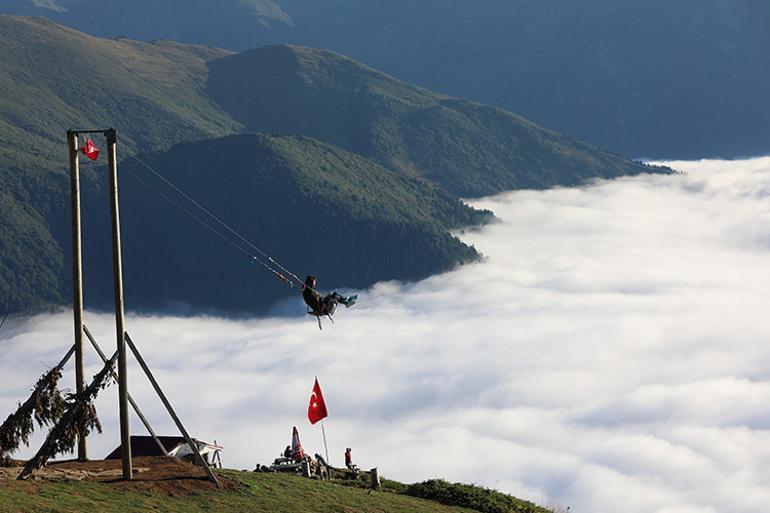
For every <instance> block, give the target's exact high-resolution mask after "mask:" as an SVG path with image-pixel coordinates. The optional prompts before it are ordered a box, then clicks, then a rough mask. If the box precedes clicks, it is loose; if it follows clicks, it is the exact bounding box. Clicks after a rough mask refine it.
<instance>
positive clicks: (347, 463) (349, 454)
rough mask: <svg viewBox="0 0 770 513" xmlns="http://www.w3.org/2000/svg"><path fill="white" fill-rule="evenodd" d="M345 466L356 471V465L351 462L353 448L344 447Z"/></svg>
mask: <svg viewBox="0 0 770 513" xmlns="http://www.w3.org/2000/svg"><path fill="white" fill-rule="evenodd" d="M345 466H346V467H348V469H349V470H352V471H353V472H355V473H356V474H357V473H358V467H356V465H355V464H354V463H353V449H351V448H350V447H348V448H347V449H345Z"/></svg>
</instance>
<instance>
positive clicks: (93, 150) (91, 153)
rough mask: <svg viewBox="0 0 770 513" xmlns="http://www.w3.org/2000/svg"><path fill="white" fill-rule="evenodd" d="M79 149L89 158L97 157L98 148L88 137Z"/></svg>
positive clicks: (94, 158)
mask: <svg viewBox="0 0 770 513" xmlns="http://www.w3.org/2000/svg"><path fill="white" fill-rule="evenodd" d="M80 151H82V152H83V155H85V156H86V157H88V158H89V159H91V160H96V159H97V158H99V148H97V147H96V145H95V144H94V142H93V141H92V140H91V138H90V137H89V138H87V139H86V144H85V145H84V146H83V147H82V148H80Z"/></svg>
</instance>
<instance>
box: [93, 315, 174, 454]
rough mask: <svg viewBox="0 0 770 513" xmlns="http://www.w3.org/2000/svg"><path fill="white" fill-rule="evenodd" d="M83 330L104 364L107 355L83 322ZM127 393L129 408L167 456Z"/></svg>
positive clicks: (112, 371)
mask: <svg viewBox="0 0 770 513" xmlns="http://www.w3.org/2000/svg"><path fill="white" fill-rule="evenodd" d="M83 331H84V332H85V334H86V337H88V340H90V341H91V345H92V346H94V349H95V350H96V352H97V353H98V354H99V358H101V359H102V361H103V362H104V363H105V364H106V363H107V355H105V354H104V351H102V348H101V347H99V344H98V343H97V342H96V339H95V338H94V336H93V335H91V331H89V329H88V326H86V325H85V324H84V325H83ZM110 375H111V376H112V377H113V378H114V379H115V381H117V380H118V376H117V375H116V374H115V371H114V370H112V369H110ZM127 395H128V402H129V404H130V405H131V408H133V409H134V411H135V412H136V415H137V416H138V417H139V420H141V421H142V424H144V427H145V428H146V429H147V432H148V433H150V436H151V437H152V439H153V440H155V444H156V445H157V446H158V449H160V452H161V454H163V455H164V456H168V452H166V448H165V447H164V446H163V443H162V442H161V441H160V438H158V435H156V434H155V430H153V429H152V426H151V425H150V422H149V421H148V420H147V418H146V417H145V416H144V414H143V413H142V410H140V409H139V405H138V404H136V401H134V398H133V397H131V394H127Z"/></svg>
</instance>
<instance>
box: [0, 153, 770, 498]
mask: <svg viewBox="0 0 770 513" xmlns="http://www.w3.org/2000/svg"><path fill="white" fill-rule="evenodd" d="M669 165H671V166H672V167H674V168H675V169H677V170H680V171H682V172H684V173H685V174H678V175H673V176H657V175H655V176H653V175H649V176H641V177H635V178H625V179H619V180H614V181H609V182H598V183H596V184H593V185H591V186H586V187H581V188H563V189H553V190H548V191H519V192H513V193H509V194H503V195H500V196H496V197H493V198H488V199H484V200H480V201H474V202H473V203H474V205H476V206H478V207H482V208H488V209H491V210H492V211H494V213H495V215H496V216H497V217H498V218H499V219H500V222H498V223H495V224H492V225H490V226H487V227H485V228H483V229H481V230H478V231H470V232H467V233H463V234H461V235H460V236H461V238H462V239H463V240H465V241H467V242H469V243H472V244H474V245H475V246H476V248H477V249H479V251H481V252H482V253H483V254H484V255H485V257H486V258H485V260H484V261H483V262H481V263H477V264H473V265H468V266H464V267H462V268H460V269H457V270H456V271H454V272H450V273H447V274H443V275H440V276H434V277H432V278H429V279H426V280H423V281H421V282H418V283H411V284H402V283H380V284H377V285H376V286H374V287H373V288H372V289H370V290H367V291H361V299H360V302H359V304H358V305H356V306H355V307H354V308H353V309H350V310H348V311H342V312H340V313H338V315H337V317H336V319H337V324H336V325H330V324H329V323H328V322H327V323H326V325H325V326H324V330H323V331H319V330H318V327H317V325H316V324H315V321H314V320H313V319H312V318H310V317H306V318H302V317H300V316H297V317H294V318H271V319H261V320H227V319H221V318H212V317H197V318H175V317H148V316H141V317H140V316H136V315H129V318H128V322H127V328H128V330H129V332H130V333H131V335H132V338H133V339H134V340H135V341H136V342H137V344H138V345H139V346H140V348H141V349H142V350H143V352H144V355H145V357H146V359H147V360H148V361H149V363H150V365H151V366H152V368H153V369H154V371H155V373H156V375H157V378H158V380H159V381H160V383H161V384H162V385H163V386H164V387H165V389H166V391H167V393H168V395H169V396H170V398H171V400H172V402H173V403H174V404H175V406H176V408H177V410H178V413H179V414H180V416H181V417H182V418H183V419H184V420H185V422H186V424H187V427H188V429H189V430H190V431H191V432H192V434H193V436H196V437H199V438H201V439H204V440H214V439H216V440H217V441H218V442H220V443H222V444H224V446H225V448H226V449H225V452H224V454H223V459H224V463H225V465H226V466H228V467H234V468H242V469H251V468H253V467H254V465H255V464H256V463H257V462H260V463H269V462H271V461H272V459H273V458H274V457H276V456H278V453H279V452H280V451H281V450H282V449H283V447H284V446H285V445H286V444H288V443H289V441H290V433H291V427H292V426H293V425H296V426H298V428H299V430H300V434H301V437H302V441H303V444H304V445H305V448H306V450H308V451H309V452H310V453H313V452H316V451H317V452H322V447H323V445H322V438H321V431H320V427H319V426H315V427H311V426H310V425H309V423H308V421H307V418H306V411H307V402H308V399H309V395H310V390H311V387H312V384H313V377H314V376H315V375H317V376H318V379H319V381H320V383H321V386H322V388H323V390H324V393H325V395H326V399H327V403H328V407H329V412H330V416H329V418H328V419H327V421H326V432H327V437H328V441H329V449H330V453H331V460H332V461H331V462H332V463H333V464H337V465H339V464H341V463H342V453H343V451H344V448H345V447H346V446H351V447H353V454H354V459H355V460H356V461H357V463H358V464H359V465H361V466H362V467H363V468H370V467H375V466H376V467H379V469H380V472H381V473H382V474H383V475H384V476H386V477H390V478H394V479H398V480H401V481H407V482H412V481H418V480H424V479H428V478H432V477H443V478H446V479H449V480H452V481H463V482H473V483H477V484H481V485H485V486H489V487H494V488H497V489H500V490H503V491H507V492H510V493H513V494H515V495H517V496H520V497H523V498H527V499H531V500H534V501H537V502H539V503H541V504H544V505H559V506H561V507H565V508H566V506H570V507H571V511H573V512H577V513H580V512H591V513H603V512H607V513H610V512H618V511H623V512H626V513H636V512H638V513H653V512H661V513H663V512H666V513H674V512H676V513H690V512H692V513H695V512H704V513H705V512H719V513H731V512H735V513H754V512H756V513H766V512H767V508H768V504H770V343H768V342H769V341H770V320H769V319H768V316H769V315H770V314H769V313H768V312H770V287H768V285H769V284H770V158H761V159H753V160H746V161H735V162H727V161H702V162H673V163H669ZM322 278H323V277H321V279H322ZM324 285H325V284H324V283H320V286H321V288H323V286H324ZM293 305H294V306H296V309H297V310H298V311H303V309H302V306H301V305H300V304H299V302H296V303H294V304H293ZM290 306H291V305H290ZM86 321H87V324H88V325H89V327H90V328H91V331H93V332H94V334H95V335H96V336H97V338H98V339H99V340H100V341H101V343H102V344H103V345H104V346H105V347H108V348H113V347H114V344H115V334H114V326H113V324H112V320H111V318H110V316H109V315H103V314H93V313H90V314H88V315H87V317H86ZM71 340H72V321H71V316H70V315H69V314H68V313H66V312H65V313H61V314H58V315H45V316H37V317H32V318H27V319H18V318H17V319H14V320H13V321H12V322H11V323H10V324H7V325H6V327H4V328H3V330H2V331H0V348H2V355H3V356H2V359H0V376H2V378H1V379H2V381H1V382H2V387H0V412H3V415H4V414H5V413H4V412H10V411H11V410H12V408H13V407H14V405H15V404H16V402H17V401H18V400H20V399H23V398H24V397H25V395H26V394H27V392H28V390H29V388H30V387H31V386H32V384H33V383H34V381H35V379H36V378H37V377H38V376H39V375H40V374H41V373H42V372H43V371H44V370H45V369H46V368H47V366H51V365H53V364H54V363H55V362H56V361H57V360H58V358H59V356H60V355H61V354H62V353H63V352H64V351H65V350H66V348H67V347H68V344H71ZM88 363H89V372H95V371H96V370H97V368H98V365H97V360H96V358H95V356H94V355H93V354H92V353H91V354H89V359H88ZM70 369H71V367H70ZM140 373H141V371H140V370H139V369H138V368H137V367H136V366H135V365H133V366H132V369H131V374H130V388H131V391H132V394H133V395H134V396H135V398H136V399H137V400H138V401H139V403H140V404H141V405H143V407H144V409H145V410H146V413H147V414H148V415H149V417H150V418H151V419H152V421H153V422H154V424H155V426H156V428H157V431H159V432H160V433H163V434H174V429H173V424H172V423H171V421H170V420H169V419H168V417H167V416H166V415H165V414H164V413H163V411H162V407H161V405H160V403H159V402H158V401H157V399H156V398H155V397H154V396H153V394H152V391H151V390H150V388H149V386H148V385H147V384H146V380H144V379H143V376H142V375H141V374H140ZM69 374H71V372H69V373H68V380H69V383H70V385H69V386H71V381H72V380H71V377H70V376H69ZM116 394H117V387H116V386H112V387H110V388H109V389H107V391H106V392H104V393H103V394H102V396H101V397H100V399H99V400H98V403H97V407H98V409H99V412H100V416H101V418H102V421H103V424H104V426H105V433H104V434H102V435H99V436H94V437H92V438H91V439H90V440H89V443H90V448H91V454H92V455H93V456H94V457H101V456H103V455H104V454H106V453H107V452H108V451H110V450H111V449H112V448H114V447H115V446H116V445H117V443H118V434H117V428H116V426H117V423H116V415H117V412H116ZM132 423H133V424H132V427H133V431H134V433H137V434H141V433H142V428H141V425H140V424H139V423H138V421H136V419H134V420H133V421H132ZM39 440H40V438H39V435H38V437H37V438H36V439H35V442H36V443H37V442H39ZM30 453H31V450H24V451H22V452H20V454H19V456H22V457H23V456H28V455H29V454H30Z"/></svg>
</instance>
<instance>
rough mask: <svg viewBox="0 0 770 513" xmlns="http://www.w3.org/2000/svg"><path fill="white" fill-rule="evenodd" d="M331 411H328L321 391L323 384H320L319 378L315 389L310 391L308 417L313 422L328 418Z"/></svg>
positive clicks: (316, 380) (314, 386)
mask: <svg viewBox="0 0 770 513" xmlns="http://www.w3.org/2000/svg"><path fill="white" fill-rule="evenodd" d="M328 415H329V413H328V412H327V411H326V403H325V402H324V395H323V393H322V392H321V385H319V384H318V378H316V379H315V384H314V385H313V391H312V392H311V393H310V404H309V405H308V407H307V419H308V420H309V421H310V423H311V424H315V423H316V422H318V421H319V420H321V419H323V418H326V417H327V416H328Z"/></svg>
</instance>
